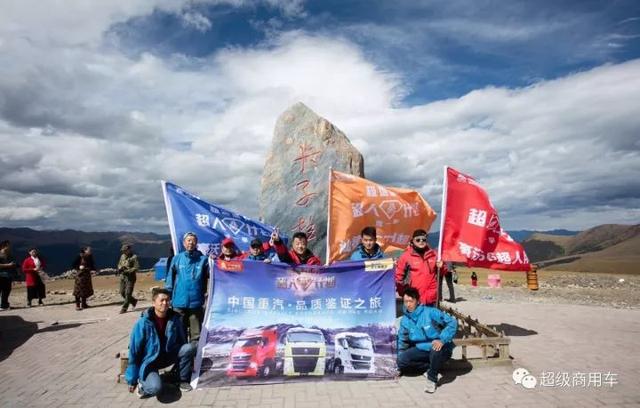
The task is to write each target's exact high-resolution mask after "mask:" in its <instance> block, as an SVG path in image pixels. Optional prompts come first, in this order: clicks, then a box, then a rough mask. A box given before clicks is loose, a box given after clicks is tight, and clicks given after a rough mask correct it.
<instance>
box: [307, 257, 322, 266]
mask: <svg viewBox="0 0 640 408" xmlns="http://www.w3.org/2000/svg"><path fill="white" fill-rule="evenodd" d="M307 265H322V261H321V260H320V258H318V257H317V256H315V255H314V256H312V257H311V258H309V260H308V261H307Z"/></svg>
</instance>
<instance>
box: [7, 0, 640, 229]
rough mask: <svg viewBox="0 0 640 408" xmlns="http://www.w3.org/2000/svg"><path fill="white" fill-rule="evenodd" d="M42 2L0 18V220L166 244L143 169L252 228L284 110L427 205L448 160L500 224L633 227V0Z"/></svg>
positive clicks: (435, 202) (639, 84)
mask: <svg viewBox="0 0 640 408" xmlns="http://www.w3.org/2000/svg"><path fill="white" fill-rule="evenodd" d="M45 3H48V4H43V3H42V2H39V1H35V0H25V1H11V0H10V1H6V2H3V6H2V13H0V144H1V145H2V146H3V148H2V149H0V194H2V197H3V200H2V203H0V225H3V226H27V227H33V228H78V229H84V230H114V229H117V230H146V231H157V232H166V231H167V227H166V216H165V213H164V209H163V204H162V198H161V195H160V188H159V180H161V179H167V180H171V181H173V182H175V183H176V184H179V185H182V186H183V187H184V188H186V189H188V190H189V191H192V192H195V193H197V194H199V195H200V196H201V197H202V198H204V199H207V200H209V201H213V202H216V203H218V204H221V205H226V206H228V207H230V208H232V209H234V210H236V211H238V212H241V213H243V214H246V215H247V216H256V215H257V198H258V194H259V180H260V175H261V172H262V168H263V166H264V160H265V158H266V155H267V152H268V149H269V146H270V141H271V136H272V133H273V126H274V124H275V120H276V118H277V116H278V115H279V114H280V113H281V112H283V111H284V110H285V109H287V107H289V106H291V105H292V104H294V103H296V102H298V101H301V102H303V103H305V104H306V105H307V106H309V107H310V108H311V109H313V110H314V111H315V112H316V113H318V114H319V115H321V116H323V117H325V118H327V119H329V120H330V121H331V122H333V123H334V124H335V125H336V126H338V127H339V128H340V129H341V130H343V131H344V132H345V133H346V134H347V136H348V137H349V138H350V140H351V141H352V143H353V144H354V145H355V146H356V147H357V148H358V149H359V150H360V151H361V152H362V153H363V155H364V157H365V171H366V175H367V177H368V178H370V179H372V180H374V181H378V182H380V183H385V184H388V185H392V186H401V187H410V188H414V189H417V190H419V191H420V192H421V193H422V194H423V196H424V197H425V198H426V199H427V200H428V201H429V202H430V203H431V205H432V206H433V207H434V208H438V207H439V206H440V193H441V191H440V188H441V187H440V184H441V181H442V180H441V169H442V165H444V164H449V165H451V166H453V167H456V168H458V169H459V170H461V171H463V172H466V173H468V174H471V175H473V176H475V177H476V178H477V179H478V181H479V182H480V183H481V184H482V185H484V186H485V187H486V188H487V189H488V191H489V194H490V195H491V197H492V200H493V202H494V204H495V205H496V207H497V209H498V211H499V212H500V214H501V217H502V220H503V224H504V226H505V227H506V228H508V229H520V228H528V229H552V228H568V229H584V228H588V227H591V226H594V225H598V224H602V223H637V222H638V219H640V165H639V163H640V161H639V160H638V159H639V157H638V156H639V149H640V142H639V141H638V140H639V138H638V137H637V129H638V128H639V127H640V126H639V125H640V119H638V115H637V106H640V60H639V59H638V57H639V56H640V41H639V40H640V3H638V2H635V1H565V2H557V1H553V2H552V1H538V2H531V1H455V0H454V1H448V2H430V1H429V2H427V1H424V2H420V1H406V2H403V1H400V2H388V1H387V2H383V1H351V2H348V1H302V0H294V1H280V0H263V1H245V0H228V1H220V0H193V1H168V0H155V1H148V0H127V1H125V0H113V1H110V2H101V3H87V2H84V1H80V0H70V1H68V2H65V3H64V4H60V3H57V2H45ZM407 163H409V165H408V166H407ZM78 214H82V216H78Z"/></svg>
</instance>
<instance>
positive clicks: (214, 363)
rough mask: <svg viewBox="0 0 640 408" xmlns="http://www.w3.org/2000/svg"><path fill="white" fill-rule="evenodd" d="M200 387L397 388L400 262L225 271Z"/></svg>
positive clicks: (237, 266) (198, 370) (202, 355)
mask: <svg viewBox="0 0 640 408" xmlns="http://www.w3.org/2000/svg"><path fill="white" fill-rule="evenodd" d="M213 274H214V279H213V281H214V282H215V284H214V285H213V288H212V289H213V296H212V297H211V298H210V299H209V304H208V307H207V314H206V316H205V321H204V324H203V328H202V334H201V336H200V344H199V347H198V354H197V358H196V365H195V372H194V378H193V382H192V383H193V386H194V387H195V386H197V387H211V386H225V385H247V384H266V383H280V382H290V381H318V380H320V381H327V380H334V379H352V378H353V379H355V378H357V379H362V378H393V377H394V376H395V373H396V350H395V348H396V345H395V338H396V329H395V289H394V280H393V279H394V276H393V261H392V260H391V259H382V260H378V261H364V262H345V263H338V264H336V265H334V266H327V267H320V266H316V267H312V266H299V267H291V266H288V265H284V264H265V263H263V262H254V261H231V262H224V261H219V260H218V261H216V262H215V266H214V268H213Z"/></svg>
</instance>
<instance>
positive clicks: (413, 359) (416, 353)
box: [398, 343, 453, 383]
mask: <svg viewBox="0 0 640 408" xmlns="http://www.w3.org/2000/svg"><path fill="white" fill-rule="evenodd" d="M452 351H453V347H452V345H451V344H450V343H448V344H445V345H443V346H442V348H441V349H440V350H439V351H435V350H429V351H424V350H420V349H419V348H417V347H410V348H408V349H407V350H405V351H401V352H399V353H398V368H399V369H400V371H401V372H403V373H423V372H425V371H426V372H427V377H429V379H430V380H431V381H433V382H436V383H437V382H438V372H439V371H440V367H442V364H444V362H445V361H447V360H449V359H450V358H451V352H452Z"/></svg>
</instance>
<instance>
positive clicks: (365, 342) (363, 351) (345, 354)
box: [329, 332, 376, 374]
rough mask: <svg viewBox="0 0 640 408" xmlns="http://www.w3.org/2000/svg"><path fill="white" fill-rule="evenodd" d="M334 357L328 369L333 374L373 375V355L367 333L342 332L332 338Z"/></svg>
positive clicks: (371, 343) (371, 344)
mask: <svg viewBox="0 0 640 408" xmlns="http://www.w3.org/2000/svg"><path fill="white" fill-rule="evenodd" d="M334 343H335V346H334V357H333V361H332V362H331V364H329V366H330V369H331V370H332V371H333V373H334V374H343V373H346V374H374V373H375V372H376V367H375V353H374V350H373V342H372V341H371V336H369V335H368V334H367V333H356V332H344V333H338V334H336V335H335V337H334Z"/></svg>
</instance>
